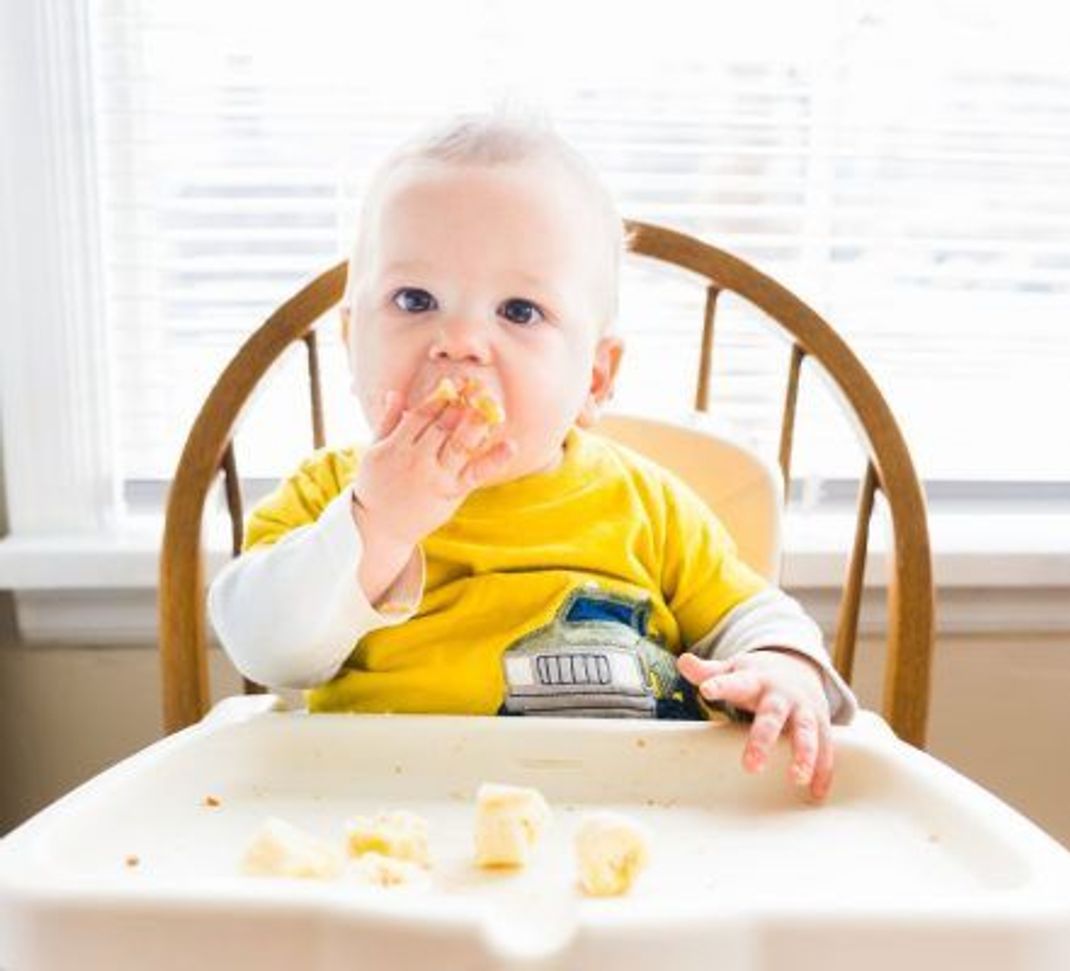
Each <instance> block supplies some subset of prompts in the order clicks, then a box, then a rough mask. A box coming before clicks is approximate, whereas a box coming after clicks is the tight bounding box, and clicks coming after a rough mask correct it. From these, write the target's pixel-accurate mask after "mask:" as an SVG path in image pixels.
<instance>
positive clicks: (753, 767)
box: [677, 648, 833, 800]
mask: <svg viewBox="0 0 1070 971" xmlns="http://www.w3.org/2000/svg"><path fill="white" fill-rule="evenodd" d="M677 667H678V668H679V670H680V673H681V674H682V675H683V676H684V677H685V678H687V680H688V681H690V682H691V683H692V684H693V685H695V686H697V687H698V689H699V691H700V693H701V694H702V697H703V698H705V699H706V700H707V701H726V702H728V704H730V705H733V706H734V707H736V708H739V709H742V710H744V711H752V712H754V722H753V723H752V725H751V729H750V735H749V736H748V737H747V745H746V748H745V749H744V750H743V767H744V768H745V769H746V770H747V771H748V772H760V771H761V770H762V769H764V768H765V765H766V762H767V761H768V758H769V753H770V751H771V750H772V748H773V745H774V744H775V743H776V740H777V739H778V738H779V737H780V733H781V732H782V731H783V730H784V727H785V725H788V726H789V731H790V732H791V747H792V753H793V757H792V762H791V767H790V768H789V770H788V776H789V778H790V779H791V781H792V782H793V783H795V785H799V786H805V785H809V786H810V795H811V796H813V798H814V799H818V800H820V799H824V798H825V796H826V795H827V794H828V791H829V787H830V786H831V785H832V762H833V746H832V732H831V729H830V717H829V705H828V699H827V698H826V697H825V688H824V684H823V682H822V677H821V672H820V668H819V667H818V665H817V664H816V663H815V662H813V661H811V660H810V659H809V658H807V657H804V656H803V655H801V654H797V653H795V652H793V651H789V650H786V649H785V650H780V649H774V648H768V649H767V648H763V649H761V650H756V651H748V652H746V653H744V654H738V655H736V656H735V657H733V658H731V659H729V660H727V661H704V660H703V659H702V658H700V657H696V656H695V655H694V654H684V655H682V656H681V657H680V658H679V659H678V660H677Z"/></svg>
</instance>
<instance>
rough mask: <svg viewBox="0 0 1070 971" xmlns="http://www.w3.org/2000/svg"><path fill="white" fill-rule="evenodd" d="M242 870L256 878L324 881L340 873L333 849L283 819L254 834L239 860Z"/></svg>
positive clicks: (268, 821) (337, 858) (275, 819)
mask: <svg viewBox="0 0 1070 971" xmlns="http://www.w3.org/2000/svg"><path fill="white" fill-rule="evenodd" d="M242 869H243V870H244V871H245V872H246V873H248V874H251V875H253V876H260V877H302V878H305V879H312V880H326V879H330V878H332V877H336V876H338V875H339V873H341V870H342V858H341V854H340V853H338V851H337V850H335V849H334V847H332V846H330V845H329V844H327V843H324V842H323V841H322V840H319V839H317V838H316V837H315V836H313V835H312V834H310V833H306V832H305V831H304V830H303V829H299V828H298V827H296V826H294V825H293V824H292V823H288V822H286V820H284V819H278V818H276V817H272V818H270V819H267V820H265V822H264V824H263V825H262V826H261V827H260V829H259V830H258V831H257V832H256V833H255V834H254V836H253V839H252V841H251V842H250V843H249V846H248V847H247V849H246V850H245V856H244V857H243V858H242Z"/></svg>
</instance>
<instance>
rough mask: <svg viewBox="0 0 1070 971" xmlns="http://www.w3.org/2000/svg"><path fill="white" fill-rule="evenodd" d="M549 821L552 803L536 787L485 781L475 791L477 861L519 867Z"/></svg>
mask: <svg viewBox="0 0 1070 971" xmlns="http://www.w3.org/2000/svg"><path fill="white" fill-rule="evenodd" d="M549 821H550V807H549V806H548V805H547V804H546V800H545V799H544V798H543V797H542V794H541V793H540V792H539V791H538V790H536V789H529V788H526V787H524V786H508V785H500V784H498V783H493V782H485V783H483V785H481V786H480V787H479V791H478V792H477V793H476V832H475V837H476V864H477V865H478V866H484V867H520V866H524V865H526V864H527V862H528V860H529V859H530V858H531V853H532V851H533V850H534V848H535V844H536V843H538V841H539V836H540V835H541V833H542V831H543V829H544V828H545V826H546V824H547V823H548V822H549Z"/></svg>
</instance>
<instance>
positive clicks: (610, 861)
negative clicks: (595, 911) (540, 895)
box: [576, 812, 650, 897]
mask: <svg viewBox="0 0 1070 971" xmlns="http://www.w3.org/2000/svg"><path fill="white" fill-rule="evenodd" d="M649 857H650V854H649V851H648V850H647V839H646V833H645V831H644V830H643V828H642V827H641V826H640V825H639V824H638V823H636V822H635V821H634V820H631V819H629V818H628V817H627V816H624V815H621V814H620V813H614V812H596V813H589V814H588V815H587V816H585V817H584V818H583V820H582V821H581V822H580V826H579V829H578V830H577V832H576V861H577V865H578V868H579V877H580V886H581V887H582V889H583V892H584V893H585V894H587V895H588V896H590V897H616V896H619V895H621V894H624V893H627V892H628V890H629V889H630V888H631V885H632V883H633V881H634V880H635V878H636V876H637V875H638V874H639V872H640V871H641V870H642V869H643V867H645V866H646V864H647V862H648V860H649Z"/></svg>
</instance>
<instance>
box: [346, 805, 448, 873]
mask: <svg viewBox="0 0 1070 971" xmlns="http://www.w3.org/2000/svg"><path fill="white" fill-rule="evenodd" d="M346 848H347V850H348V852H349V855H350V856H363V855H364V854H365V853H378V854H381V855H382V856H386V857H392V858H393V859H395V860H407V861H408V862H410V863H417V864H419V865H420V866H425V867H426V866H430V865H431V858H430V854H429V853H428V850H427V820H426V819H424V818H423V817H422V816H418V815H417V814H416V813H412V812H409V811H408V810H405V809H398V810H395V811H393V812H384V813H379V815H377V816H375V817H374V818H369V817H367V816H355V817H354V818H353V819H351V820H350V821H349V823H348V824H347V825H346Z"/></svg>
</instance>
